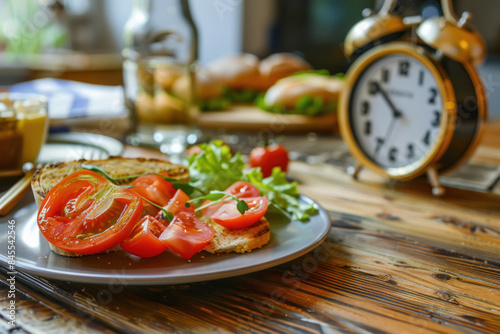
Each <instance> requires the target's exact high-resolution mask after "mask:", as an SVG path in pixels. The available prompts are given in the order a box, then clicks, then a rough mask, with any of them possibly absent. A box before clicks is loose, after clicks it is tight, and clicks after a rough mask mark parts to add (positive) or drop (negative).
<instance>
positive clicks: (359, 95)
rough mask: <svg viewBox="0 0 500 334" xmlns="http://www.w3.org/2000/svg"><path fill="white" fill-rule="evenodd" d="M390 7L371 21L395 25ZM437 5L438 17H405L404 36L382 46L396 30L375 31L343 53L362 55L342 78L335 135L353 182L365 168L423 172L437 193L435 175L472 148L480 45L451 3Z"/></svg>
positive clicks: (478, 122) (481, 104)
mask: <svg viewBox="0 0 500 334" xmlns="http://www.w3.org/2000/svg"><path fill="white" fill-rule="evenodd" d="M394 4H395V0H386V2H385V3H384V5H383V6H382V9H385V12H384V13H382V14H380V13H378V14H375V15H374V16H377V18H376V20H378V21H380V20H385V19H387V17H390V19H391V20H393V21H394V20H395V19H394V16H396V15H395V14H393V13H389V11H390V10H391V9H393V8H394ZM442 7H443V13H444V16H443V17H436V18H431V19H427V20H425V21H423V22H419V20H415V19H414V18H412V19H411V20H407V21H408V22H410V23H408V25H407V26H406V27H400V31H401V32H402V33H403V35H401V36H400V37H398V38H395V39H392V40H390V41H387V40H385V41H383V42H382V40H383V39H384V38H387V36H388V35H393V36H394V33H395V31H394V30H391V31H389V34H388V35H387V34H384V33H383V32H381V31H379V30H378V31H377V34H373V36H375V39H373V40H369V43H370V44H371V45H372V46H371V47H369V48H368V49H367V48H366V45H359V44H361V43H358V44H356V43H353V39H352V38H348V39H347V41H348V43H349V47H347V46H346V50H349V54H354V53H355V52H357V51H359V50H362V53H361V54H360V55H359V56H358V57H357V58H356V60H355V61H354V62H353V64H352V65H351V67H350V68H349V70H348V72H347V73H346V85H345V87H346V88H345V90H344V91H343V92H342V94H341V98H340V108H339V127H340V132H341V135H342V137H343V138H344V140H345V142H346V144H347V146H348V148H349V150H350V151H351V153H352V155H353V156H354V157H355V158H356V160H357V161H358V165H357V166H356V167H355V168H350V169H348V171H349V172H350V173H351V174H352V175H353V176H354V177H355V178H357V177H358V175H359V172H360V171H361V169H362V168H363V167H366V168H368V169H371V170H372V171H375V172H377V173H379V174H381V175H384V176H385V177H387V178H389V179H393V180H401V181H405V180H410V179H413V178H416V177H419V176H421V175H423V174H427V176H428V177H429V180H430V183H431V185H432V192H433V194H434V195H436V196H440V195H442V194H443V193H444V188H443V187H441V186H440V183H439V177H438V176H439V174H440V173H444V172H446V171H449V170H451V169H453V168H455V167H457V166H458V165H460V164H461V163H463V162H464V161H466V159H467V158H468V157H469V156H470V155H471V154H472V153H473V151H474V149H475V147H476V146H477V144H478V142H479V139H480V135H481V129H482V125H483V123H484V121H485V119H486V116H487V110H486V93H485V90H484V87H483V85H482V83H481V80H480V77H479V75H478V73H477V71H476V68H475V67H474V66H475V65H477V64H479V63H481V61H482V60H483V59H484V54H485V51H484V50H485V46H484V41H483V39H482V38H481V36H480V35H479V34H478V33H477V32H476V31H475V30H473V28H472V27H470V25H469V24H468V20H469V19H470V14H468V13H465V14H463V15H462V18H461V19H460V20H457V18H456V16H455V14H454V12H453V8H452V6H451V0H442ZM388 10H389V11H388ZM364 20H367V18H365V19H364ZM401 21H402V22H405V20H404V19H402V20H401ZM415 22H418V23H417V24H416V23H415ZM380 26H381V25H379V27H380ZM393 26H394V25H393V24H392V25H391V27H393ZM358 27H359V24H358ZM355 28H356V26H355V27H354V28H353V29H355ZM414 28H416V34H417V36H418V39H417V40H413V41H412V39H411V37H408V36H406V35H405V34H404V33H405V32H408V34H410V33H411V31H412V30H413V29H414ZM408 34H407V35H408ZM355 35H356V34H355V33H352V32H350V33H349V34H348V37H349V36H351V37H352V36H355ZM364 40H366V36H365V37H364ZM353 46H355V47H353Z"/></svg>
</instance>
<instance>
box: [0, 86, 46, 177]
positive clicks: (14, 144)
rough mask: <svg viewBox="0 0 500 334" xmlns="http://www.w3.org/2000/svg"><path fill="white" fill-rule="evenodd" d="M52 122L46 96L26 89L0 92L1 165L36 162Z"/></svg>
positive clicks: (9, 166)
mask: <svg viewBox="0 0 500 334" xmlns="http://www.w3.org/2000/svg"><path fill="white" fill-rule="evenodd" d="M48 126H49V117H48V111H47V99H46V98H45V97H44V96H41V95H36V94H24V93H1V94H0V156H1V157H2V159H0V161H2V162H1V163H0V169H21V167H22V166H23V165H24V164H25V163H28V162H29V163H35V162H36V159H37V157H38V154H39V153H40V150H41V148H42V145H43V144H44V142H45V140H46V137H47V132H48Z"/></svg>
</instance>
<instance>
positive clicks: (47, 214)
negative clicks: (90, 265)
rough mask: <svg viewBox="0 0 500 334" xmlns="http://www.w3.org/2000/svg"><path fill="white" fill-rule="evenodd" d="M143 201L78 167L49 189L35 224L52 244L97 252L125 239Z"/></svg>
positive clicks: (81, 251)
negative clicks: (77, 169)
mask: <svg viewBox="0 0 500 334" xmlns="http://www.w3.org/2000/svg"><path fill="white" fill-rule="evenodd" d="M141 213H142V200H141V198H140V197H139V196H137V194H135V193H134V192H132V191H130V190H128V189H125V188H121V187H118V186H115V185H112V184H111V183H109V182H108V181H107V180H106V179H104V178H103V177H102V176H100V175H98V174H96V173H94V172H91V171H88V170H80V171H77V172H75V173H72V174H70V175H68V176H67V177H65V178H64V179H63V180H61V182H59V183H58V184H57V185H56V186H55V187H54V188H52V189H51V190H50V192H49V193H48V194H47V196H46V197H45V199H44V200H43V202H42V204H41V206H40V209H39V210H38V216H37V223H38V226H39V228H40V231H41V232H42V234H43V236H44V237H45V238H46V239H47V240H48V241H49V242H50V243H51V244H53V245H55V246H57V247H59V248H61V249H63V250H65V251H68V252H74V253H78V254H96V253H100V252H103V251H105V250H107V249H109V248H112V247H114V246H116V245H118V244H119V243H120V242H122V241H123V240H124V239H125V238H127V237H128V236H129V234H130V232H131V231H132V230H133V229H134V226H135V225H136V224H137V222H138V221H139V219H140V217H141Z"/></svg>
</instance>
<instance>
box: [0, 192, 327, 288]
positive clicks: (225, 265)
mask: <svg viewBox="0 0 500 334" xmlns="http://www.w3.org/2000/svg"><path fill="white" fill-rule="evenodd" d="M300 200H301V201H303V202H305V203H312V202H313V201H312V200H311V199H310V198H308V197H305V196H301V197H300ZM318 207H319V206H318ZM36 211H37V206H36V204H35V203H34V202H33V197H32V195H31V194H28V195H27V196H25V197H24V198H23V200H22V201H21V202H20V203H18V204H17V206H16V207H15V211H14V213H13V214H10V215H9V216H8V217H4V218H2V219H1V220H0V245H1V246H0V247H1V249H0V262H2V263H7V262H8V257H7V245H8V235H7V231H8V226H9V223H8V222H9V221H12V220H14V221H15V226H16V227H15V231H16V242H15V247H16V248H15V251H16V254H15V255H16V270H22V271H25V272H28V273H30V274H34V275H39V276H42V277H46V278H51V279H57V280H64V281H73V282H82V283H98V284H112V283H113V282H115V283H116V282H117V280H119V282H120V283H121V284H130V285H162V284H178V283H190V282H199V281H208V280H214V279H220V278H226V277H233V276H238V275H243V274H248V273H251V272H255V271H259V270H263V269H267V268H270V267H273V266H276V265H279V264H282V263H285V262H287V261H290V260H293V259H295V258H297V257H299V256H301V255H304V254H305V253H307V252H309V251H311V250H313V249H314V248H315V247H316V246H318V245H319V244H320V243H321V242H323V241H324V240H325V239H326V237H327V235H328V232H329V230H330V220H329V218H328V215H327V213H326V212H325V211H324V210H323V209H322V208H319V213H318V214H317V215H315V216H313V217H311V220H310V221H308V222H305V223H304V222H300V221H291V222H288V223H286V222H278V221H276V220H275V219H272V217H270V219H269V220H270V222H271V241H270V242H269V244H267V245H266V246H264V247H262V248H261V249H258V250H254V251H253V252H251V253H247V254H229V255H222V254H221V255H212V254H208V253H206V252H202V253H198V254H196V255H195V256H193V258H192V259H191V261H190V262H188V261H186V260H184V259H182V258H181V257H179V256H177V255H176V254H174V253H172V252H170V251H167V252H165V253H163V254H161V255H159V256H157V257H154V258H150V259H140V258H137V257H134V256H132V255H128V254H127V253H125V252H115V253H112V254H100V255H92V256H84V257H79V258H68V257H64V256H60V255H57V254H55V253H53V252H52V251H51V250H50V248H49V245H48V243H47V241H46V240H45V239H44V237H43V236H42V235H41V233H40V232H39V230H38V227H37V224H36Z"/></svg>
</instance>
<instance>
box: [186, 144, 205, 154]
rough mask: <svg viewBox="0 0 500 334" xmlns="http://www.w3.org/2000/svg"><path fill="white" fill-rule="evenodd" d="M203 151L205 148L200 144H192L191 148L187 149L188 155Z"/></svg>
mask: <svg viewBox="0 0 500 334" xmlns="http://www.w3.org/2000/svg"><path fill="white" fill-rule="evenodd" d="M201 152H203V149H202V148H201V147H199V146H198V145H194V146H191V147H190V148H188V149H187V150H186V155H187V156H188V157H190V156H192V155H193V154H196V155H198V154H200V153H201Z"/></svg>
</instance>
